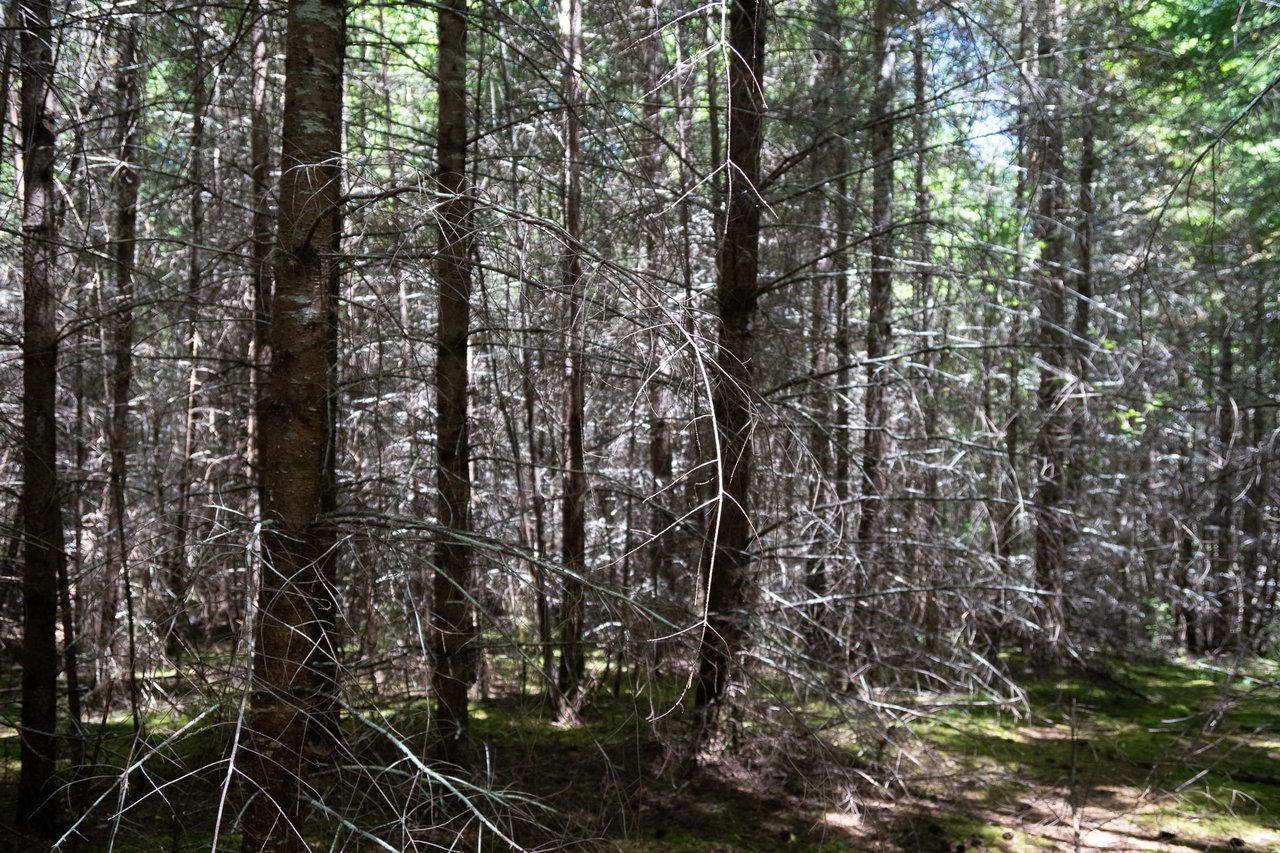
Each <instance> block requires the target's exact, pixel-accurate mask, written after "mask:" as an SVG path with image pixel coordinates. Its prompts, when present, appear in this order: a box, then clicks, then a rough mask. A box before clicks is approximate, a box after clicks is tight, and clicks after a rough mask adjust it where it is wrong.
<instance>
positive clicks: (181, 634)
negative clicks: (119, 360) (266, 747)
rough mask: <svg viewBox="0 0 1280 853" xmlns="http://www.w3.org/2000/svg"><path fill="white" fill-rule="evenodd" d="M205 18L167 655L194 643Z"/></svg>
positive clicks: (199, 39)
mask: <svg viewBox="0 0 1280 853" xmlns="http://www.w3.org/2000/svg"><path fill="white" fill-rule="evenodd" d="M206 37H207V34H206V33H205V30H204V16H203V14H202V11H201V9H200V7H198V6H197V7H196V10H195V14H194V15H193V16H192V25H191V44H192V56H191V66H192V67H191V136H190V155H189V157H190V159H189V170H190V171H189V174H188V177H189V180H190V187H189V189H190V191H191V198H190V202H189V208H188V210H189V217H190V220H189V223H188V226H189V228H190V238H189V239H190V247H189V251H188V256H187V291H186V294H185V300H184V302H185V304H184V306H183V307H184V312H185V317H184V318H183V325H184V330H183V338H184V343H185V346H186V352H185V358H186V361H187V389H186V408H185V416H184V418H183V431H182V448H181V456H180V461H179V465H180V467H179V472H178V502H177V507H176V508H175V518H174V522H173V527H174V539H175V541H174V549H173V555H172V556H171V557H170V559H169V567H168V578H167V581H168V585H169V590H168V591H169V597H170V617H169V625H168V634H167V636H166V638H165V640H166V641H165V647H166V651H167V652H168V654H169V656H170V657H172V658H176V657H178V656H180V655H181V653H182V649H183V645H184V644H185V643H188V642H189V641H190V637H189V636H188V635H189V633H190V631H189V630H188V624H189V619H188V617H187V608H186V598H187V585H188V583H189V582H190V576H191V569H192V564H193V563H192V559H191V532H192V520H191V503H192V492H193V489H194V485H195V484H194V483H193V479H194V477H195V466H194V464H193V457H194V455H195V450H196V430H197V428H198V426H199V418H200V409H199V407H198V405H197V404H198V394H199V391H200V357H201V354H200V346H201V343H202V341H201V338H200V317H199V312H200V298H201V295H202V294H201V291H202V290H203V289H204V263H205V260H204V251H203V248H204V245H205V233H204V225H205V195H206V193H207V192H208V187H206V186H205V174H204V146H205V114H206V112H207V111H208V108H209V91H208V88H207V85H206V84H207V82H208V80H207V78H208V76H209V75H208V69H207V68H206V64H205V56H204V40H205V38H206Z"/></svg>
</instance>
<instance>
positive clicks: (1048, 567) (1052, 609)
mask: <svg viewBox="0 0 1280 853" xmlns="http://www.w3.org/2000/svg"><path fill="white" fill-rule="evenodd" d="M1037 18H1038V20H1037V28H1038V30H1039V35H1040V40H1039V74H1038V80H1039V84H1040V100H1041V104H1040V112H1039V121H1038V123H1037V136H1038V144H1037V151H1036V154H1037V168H1036V174H1037V176H1038V184H1039V190H1038V191H1039V205H1038V209H1037V211H1036V217H1035V228H1034V233H1035V236H1036V239H1037V241H1038V242H1039V243H1040V245H1041V251H1040V257H1039V259H1038V261H1037V262H1036V268H1035V283H1036V286H1037V287H1038V288H1039V290H1040V321H1039V331H1038V349H1039V351H1040V363H1041V368H1040V385H1039V388H1038V390H1037V393H1036V409H1037V413H1038V415H1039V421H1040V422H1039V429H1038V430H1037V433H1036V456H1037V457H1038V458H1039V462H1040V478H1039V482H1038V483H1037V485H1036V492H1035V521H1036V533H1035V581H1036V586H1037V587H1038V588H1039V590H1040V602H1039V605H1040V606H1039V608H1038V609H1039V617H1040V618H1039V624H1038V628H1039V630H1040V632H1041V633H1040V636H1039V638H1038V639H1037V642H1036V644H1035V645H1036V646H1037V653H1038V654H1040V655H1041V656H1045V657H1050V658H1053V657H1057V656H1059V655H1060V654H1061V653H1062V652H1063V650H1064V647H1065V643H1066V630H1067V625H1066V610H1065V605H1066V602H1065V598H1066V589H1065V567H1064V562H1065V556H1064V554H1063V551H1064V550H1065V547H1066V527H1067V525H1066V522H1065V520H1064V518H1063V509H1062V506H1061V504H1062V499H1063V497H1064V494H1065V491H1066V466H1065V454H1066V452H1067V447H1066V445H1067V442H1066V439H1067V426H1066V423H1065V420H1064V416H1063V409H1062V404H1063V395H1064V393H1065V392H1066V390H1067V379H1066V368H1067V355H1068V351H1069V349H1070V346H1071V338H1070V335H1069V334H1068V332H1067V329H1066V283H1065V281H1064V275H1065V269H1064V263H1063V260H1064V257H1065V243H1066V240H1065V236H1064V233H1063V232H1064V228H1063V223H1062V205H1061V202H1060V195H1061V186H1062V176H1063V157H1062V126H1061V116H1060V115H1059V113H1060V111H1061V80H1060V78H1059V70H1058V56H1057V53H1058V25H1059V19H1060V13H1059V9H1058V2H1057V0H1040V2H1039V5H1038V7H1037Z"/></svg>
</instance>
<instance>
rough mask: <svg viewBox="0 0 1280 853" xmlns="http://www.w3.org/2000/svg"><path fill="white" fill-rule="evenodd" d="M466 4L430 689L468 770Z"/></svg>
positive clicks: (447, 116)
mask: <svg viewBox="0 0 1280 853" xmlns="http://www.w3.org/2000/svg"><path fill="white" fill-rule="evenodd" d="M467 14H468V13H467V3H466V0H445V2H443V3H442V4H441V5H440V9H439V16H440V17H439V35H438V37H437V43H438V44H439V46H440V47H439V57H438V58H439V71H438V77H437V81H438V85H439V90H438V91H439V95H438V97H439V116H440V120H439V132H438V137H437V140H436V158H437V169H438V171H437V173H436V180H437V181H438V185H439V192H440V193H441V195H442V198H443V201H442V204H441V206H440V215H439V216H440V219H439V223H440V238H439V244H438V250H437V253H436V279H437V281H438V283H439V286H440V313H439V319H438V325H437V344H436V412H437V414H436V466H437V467H436V488H437V489H438V491H439V494H440V498H439V500H440V503H439V509H438V511H437V512H438V515H439V518H440V523H441V525H443V527H444V528H445V529H444V530H442V531H441V532H440V534H439V539H438V541H437V543H436V556H435V563H436V567H435V571H436V573H435V578H434V588H435V612H434V614H433V616H434V621H433V624H432V652H433V657H434V660H435V670H434V671H433V672H432V676H431V686H432V690H433V691H434V693H435V701H436V726H437V734H438V736H439V741H438V745H437V757H438V758H440V760H442V761H444V762H447V763H449V764H463V763H464V755H465V746H466V734H467V718H468V714H467V691H468V690H470V688H471V685H472V684H473V683H474V682H475V677H476V663H475V651H474V649H473V648H472V644H473V639H474V637H475V631H476V628H475V617H474V614H473V613H472V610H471V547H470V545H468V544H467V541H466V534H467V531H468V530H469V528H470V518H469V516H468V505H469V503H470V501H471V475H470V471H469V469H468V463H469V457H470V450H469V443H468V439H467V385H468V377H467V338H468V336H469V334H470V327H471V245H472V236H471V200H470V198H468V196H467V194H466V193H467V180H466V175H467V96H466V69H467Z"/></svg>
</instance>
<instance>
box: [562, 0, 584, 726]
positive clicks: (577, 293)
mask: <svg viewBox="0 0 1280 853" xmlns="http://www.w3.org/2000/svg"><path fill="white" fill-rule="evenodd" d="M560 35H561V39H562V42H561V50H562V55H561V69H560V89H561V97H562V98H563V107H562V109H561V120H562V124H563V128H564V141H565V144H564V184H563V193H564V205H563V210H562V215H563V218H564V230H565V245H564V253H563V255H562V256H561V259H560V266H561V271H560V272H561V285H562V287H563V288H564V299H565V318H564V319H565V344H566V346H565V369H564V388H565V390H564V394H565V396H564V423H565V427H564V474H563V476H562V489H563V493H564V506H563V510H562V512H561V520H562V522H563V525H564V527H563V531H562V537H561V543H560V546H561V557H562V559H563V561H564V568H565V579H564V599H563V600H562V601H561V603H560V620H559V621H560V668H559V672H558V677H559V688H560V694H561V696H562V697H563V699H565V700H569V701H572V700H573V698H574V697H575V696H576V695H577V692H578V684H579V682H580V681H581V679H582V674H583V670H584V668H585V665H586V662H585V657H584V655H583V650H582V631H583V615H584V614H583V605H584V602H583V574H584V573H585V572H586V567H587V558H586V547H587V537H586V500H587V475H586V471H585V470H584V466H585V460H584V458H583V456H584V454H583V447H582V444H583V436H582V433H583V409H584V407H585V391H584V387H583V376H582V367H583V365H582V361H583V350H584V348H585V346H586V342H585V340H584V338H585V335H586V308H585V305H584V299H583V297H584V293H583V283H582V251H581V248H580V245H581V244H580V240H581V238H582V163H581V150H580V149H581V145H580V139H579V137H580V135H581V132H582V118H581V115H580V112H581V109H582V81H581V75H582V4H581V2H580V0H561V4H560Z"/></svg>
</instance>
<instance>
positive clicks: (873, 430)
mask: <svg viewBox="0 0 1280 853" xmlns="http://www.w3.org/2000/svg"><path fill="white" fill-rule="evenodd" d="M890 16H891V12H890V2H889V0H876V3H875V5H874V8H873V11H872V23H871V39H872V59H873V61H874V62H875V75H876V80H875V92H874V94H873V95H872V98H871V161H872V163H873V165H872V173H871V275H870V280H869V284H868V293H867V300H868V311H867V392H866V397H865V399H864V403H865V417H866V433H865V438H864V440H863V445H862V515H861V517H860V518H859V519H858V544H859V548H860V554H859V556H860V557H861V559H862V561H863V564H864V565H865V566H867V568H869V569H872V568H874V564H875V562H876V560H877V559H878V558H877V557H876V556H875V555H874V554H875V546H876V545H877V544H878V543H877V537H878V536H879V532H880V519H881V516H882V515H883V514H884V507H885V493H886V489H887V488H888V472H887V471H886V469H885V454H886V451H887V449H888V443H889V442H888V438H889V405H888V400H887V398H886V391H887V390H888V385H889V379H890V375H891V371H890V369H889V364H888V362H887V357H888V355H889V347H890V342H891V338H892V334H893V326H892V323H893V166H894V160H893V125H894V121H893V116H892V113H891V107H892V101H893V88H894V87H893V83H894V79H893V74H894V72H893V52H892V50H891V46H890V43H889V37H890V27H891V26H892V22H891V17H890Z"/></svg>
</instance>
